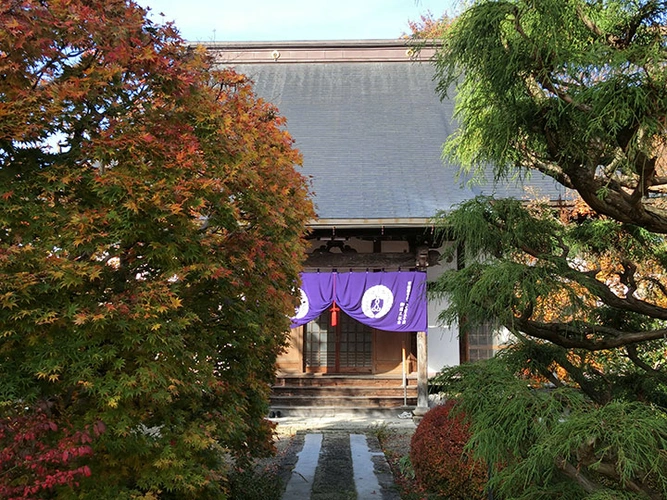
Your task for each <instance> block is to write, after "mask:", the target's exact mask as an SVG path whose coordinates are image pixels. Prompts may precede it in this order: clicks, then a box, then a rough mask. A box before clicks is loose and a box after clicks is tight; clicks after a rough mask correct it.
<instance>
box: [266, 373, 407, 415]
mask: <svg viewBox="0 0 667 500" xmlns="http://www.w3.org/2000/svg"><path fill="white" fill-rule="evenodd" d="M416 404H417V379H416V377H414V376H410V377H408V379H407V387H404V386H403V379H402V377H400V376H398V377H397V376H382V375H379V376H378V375H323V374H316V375H279V376H278V377H277V379H276V384H275V385H274V386H273V388H272V394H271V409H270V414H269V416H273V417H311V418H312V417H336V416H346V415H350V416H353V415H363V416H370V417H378V418H380V417H383V418H384V417H388V416H397V415H399V414H401V413H403V412H405V411H408V412H410V411H412V410H413V409H414V407H415V406H416Z"/></svg>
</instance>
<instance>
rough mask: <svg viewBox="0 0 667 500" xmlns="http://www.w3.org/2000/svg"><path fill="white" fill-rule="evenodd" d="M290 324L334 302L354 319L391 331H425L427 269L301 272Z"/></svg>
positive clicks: (311, 316) (303, 320) (303, 321)
mask: <svg viewBox="0 0 667 500" xmlns="http://www.w3.org/2000/svg"><path fill="white" fill-rule="evenodd" d="M301 283H302V285H301V305H300V306H299V308H298V309H297V311H296V315H295V316H294V317H293V318H292V328H295V327H297V326H300V325H304V324H306V323H308V322H309V321H312V320H314V319H315V318H317V317H318V316H319V315H320V314H322V313H323V312H324V311H326V310H328V309H329V308H330V307H331V305H332V304H333V301H334V299H335V301H336V305H337V306H338V307H340V309H341V310H342V311H344V312H345V313H347V314H348V315H349V316H351V317H352V318H354V319H356V320H357V321H359V322H361V323H364V324H365V325H368V326H370V327H372V328H377V329H378V330H386V331H390V332H414V331H426V327H427V316H426V311H427V302H426V273H423V272H418V271H397V272H378V273H372V272H365V273H354V272H349V273H337V272H333V273H303V274H302V275H301Z"/></svg>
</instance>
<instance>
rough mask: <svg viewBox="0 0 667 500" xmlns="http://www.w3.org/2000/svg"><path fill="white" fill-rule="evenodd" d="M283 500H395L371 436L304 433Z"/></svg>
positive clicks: (387, 472) (390, 478)
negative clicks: (301, 445)
mask: <svg viewBox="0 0 667 500" xmlns="http://www.w3.org/2000/svg"><path fill="white" fill-rule="evenodd" d="M296 456H297V461H296V464H295V466H294V468H293V469H292V475H291V477H290V479H289V481H288V483H287V487H286V489H285V493H284V494H283V497H282V498H283V500H354V499H356V500H399V499H400V496H399V494H398V491H397V490H396V487H395V485H394V480H393V476H392V473H391V469H390V468H389V464H388V463H387V460H386V458H385V456H384V453H382V451H381V449H380V443H379V442H378V440H377V437H375V436H374V435H372V434H364V433H361V432H358V431H349V432H348V431H314V432H306V433H304V438H303V447H302V448H301V450H300V451H299V452H298V453H297V455H296Z"/></svg>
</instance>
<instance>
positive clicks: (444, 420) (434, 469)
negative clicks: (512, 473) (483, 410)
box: [410, 400, 487, 500]
mask: <svg viewBox="0 0 667 500" xmlns="http://www.w3.org/2000/svg"><path fill="white" fill-rule="evenodd" d="M454 404H455V402H454V401H452V400H450V401H447V403H446V404H444V405H442V406H436V407H435V408H432V409H431V410H429V412H428V413H427V414H426V415H424V418H423V420H422V421H421V422H420V423H419V426H418V427H417V429H416V430H415V433H414V435H413V436H412V441H411V443H410V460H411V462H412V467H413V469H414V471H415V476H416V478H417V481H419V483H420V484H421V485H422V486H423V487H424V488H425V489H426V490H428V491H429V492H431V493H434V494H436V495H438V496H442V497H444V498H448V499H452V500H456V499H460V500H474V499H483V498H485V495H484V486H485V484H486V480H487V469H486V466H485V465H484V464H483V463H480V462H474V461H472V459H471V458H470V457H468V456H467V455H466V454H465V453H464V452H463V448H464V446H465V445H466V443H467V442H468V439H469V437H470V434H469V433H468V425H466V424H465V423H464V422H463V421H462V418H461V416H459V415H457V416H454V415H451V414H450V410H451V409H452V407H453V406H454Z"/></svg>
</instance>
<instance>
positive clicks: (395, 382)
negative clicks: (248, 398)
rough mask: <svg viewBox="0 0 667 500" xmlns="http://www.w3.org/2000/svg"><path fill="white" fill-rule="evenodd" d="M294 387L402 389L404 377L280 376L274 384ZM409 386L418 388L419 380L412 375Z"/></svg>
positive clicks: (408, 382) (409, 378)
mask: <svg viewBox="0 0 667 500" xmlns="http://www.w3.org/2000/svg"><path fill="white" fill-rule="evenodd" d="M274 385H275V386H277V387H280V386H292V387H310V386H318V387H325V386H326V387H330V386H333V387H340V386H363V387H377V386H381V387H402V386H403V377H400V376H386V377H382V376H375V375H279V376H278V377H277V379H276V382H275V384H274ZM407 385H408V386H416V385H417V378H416V376H413V375H411V376H410V377H408V378H407Z"/></svg>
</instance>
